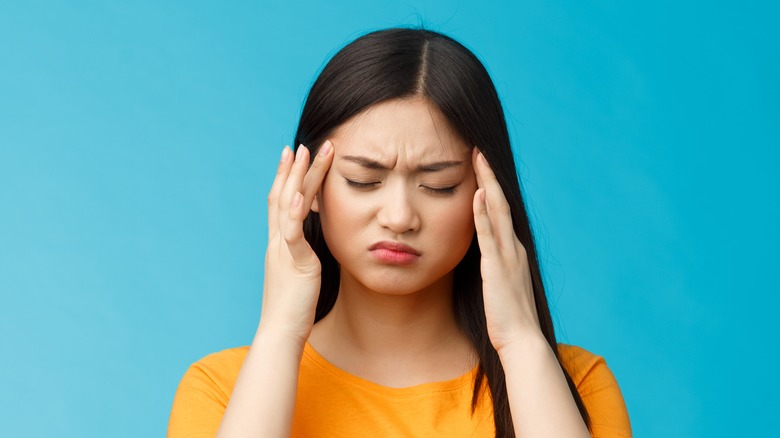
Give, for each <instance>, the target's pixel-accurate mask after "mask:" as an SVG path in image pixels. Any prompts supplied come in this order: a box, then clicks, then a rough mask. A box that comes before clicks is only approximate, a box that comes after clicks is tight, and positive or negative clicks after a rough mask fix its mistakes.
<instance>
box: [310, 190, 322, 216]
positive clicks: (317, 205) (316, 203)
mask: <svg viewBox="0 0 780 438" xmlns="http://www.w3.org/2000/svg"><path fill="white" fill-rule="evenodd" d="M319 200H320V192H317V194H316V195H314V199H312V201H311V211H313V212H315V213H319V212H320V203H319Z"/></svg>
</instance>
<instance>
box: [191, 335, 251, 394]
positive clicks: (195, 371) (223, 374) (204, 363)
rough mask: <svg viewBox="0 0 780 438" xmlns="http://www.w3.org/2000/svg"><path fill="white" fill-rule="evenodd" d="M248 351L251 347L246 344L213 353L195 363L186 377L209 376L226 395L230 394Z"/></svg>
mask: <svg viewBox="0 0 780 438" xmlns="http://www.w3.org/2000/svg"><path fill="white" fill-rule="evenodd" d="M248 352H249V347H248V346H244V347H235V348H228V349H225V350H222V351H218V352H216V353H211V354H209V355H207V356H204V357H203V358H201V359H200V360H198V361H197V362H195V363H193V364H192V365H191V366H190V368H189V369H188V370H187V373H186V374H185V376H184V378H185V379H186V378H187V377H190V378H207V379H208V381H209V382H210V383H211V384H212V385H215V386H216V387H218V388H219V389H220V390H222V391H223V392H225V395H226V396H230V393H231V392H232V391H233V385H234V384H235V382H236V379H237V378H238V373H239V372H240V371H241V365H243V364H244V359H246V355H247V353H248Z"/></svg>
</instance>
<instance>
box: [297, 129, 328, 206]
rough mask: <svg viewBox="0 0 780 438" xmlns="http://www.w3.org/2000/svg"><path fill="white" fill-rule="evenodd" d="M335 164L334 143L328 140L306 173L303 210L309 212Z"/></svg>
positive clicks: (302, 191) (302, 192)
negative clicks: (331, 167)
mask: <svg viewBox="0 0 780 438" xmlns="http://www.w3.org/2000/svg"><path fill="white" fill-rule="evenodd" d="M332 163H333V143H331V141H330V140H326V141H325V143H323V145H322V147H320V150H319V152H318V153H317V156H316V157H314V162H313V163H312V165H311V167H310V168H309V171H308V172H306V176H305V177H304V179H303V190H301V194H303V210H304V211H309V209H310V208H311V204H312V202H314V197H315V196H316V195H317V192H318V191H319V190H320V187H322V181H323V180H324V179H325V175H326V174H327V173H328V169H330V165H331V164H332Z"/></svg>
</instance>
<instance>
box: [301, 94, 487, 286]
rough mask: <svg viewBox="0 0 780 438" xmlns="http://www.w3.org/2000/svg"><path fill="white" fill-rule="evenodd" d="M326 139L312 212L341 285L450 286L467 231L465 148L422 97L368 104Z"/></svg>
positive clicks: (470, 190) (470, 226) (469, 195)
mask: <svg viewBox="0 0 780 438" xmlns="http://www.w3.org/2000/svg"><path fill="white" fill-rule="evenodd" d="M330 140H331V142H332V143H333V147H334V149H335V157H334V160H333V164H332V166H331V168H330V170H329V172H328V174H327V176H326V177H325V180H324V181H323V186H322V188H321V190H320V193H319V195H318V197H317V199H316V200H315V203H314V205H313V206H312V209H313V210H314V211H318V212H319V213H320V221H321V223H322V231H323V235H324V237H325V241H326V242H327V244H328V248H329V249H330V251H331V253H332V254H333V256H334V257H335V259H336V260H337V261H338V262H339V264H340V265H341V278H342V285H355V286H359V287H360V286H362V287H366V288H368V289H370V290H372V291H375V292H379V293H387V294H406V293H412V292H416V291H419V290H422V289H424V288H428V287H431V286H433V287H437V286H440V287H447V286H449V285H450V284H451V283H450V281H451V277H450V274H451V272H452V270H453V269H454V268H455V266H456V265H457V264H458V262H460V260H461V259H462V258H463V256H464V255H465V254H466V251H467V249H468V248H469V245H470V244H471V240H472V238H473V235H474V219H473V213H472V200H473V198H474V192H475V191H476V189H477V182H476V177H475V175H474V171H473V168H472V162H471V147H470V146H469V145H467V144H466V143H465V142H464V141H463V139H461V138H460V136H459V135H458V134H457V133H456V132H455V131H454V130H453V129H452V127H451V126H450V124H449V122H448V121H447V120H446V119H445V117H444V115H443V114H441V113H440V112H439V110H438V109H436V108H435V107H434V106H433V105H431V104H429V103H428V101H427V100H425V99H422V98H414V99H405V100H392V101H388V102H385V103H380V104H377V105H375V106H373V107H371V108H369V109H368V110H366V111H364V112H362V113H360V114H358V115H357V116H355V117H353V118H352V119H350V120H348V121H347V122H345V123H344V124H343V125H341V126H340V127H339V128H338V129H337V130H336V131H335V133H334V134H333V135H332V136H331V137H330ZM396 244H401V245H406V246H408V248H399V247H396V246H393V245H396Z"/></svg>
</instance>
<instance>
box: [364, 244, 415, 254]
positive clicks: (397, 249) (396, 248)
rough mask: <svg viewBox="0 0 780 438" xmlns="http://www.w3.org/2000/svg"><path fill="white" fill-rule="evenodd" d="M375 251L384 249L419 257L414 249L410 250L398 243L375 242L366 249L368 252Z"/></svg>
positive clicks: (407, 246) (410, 248) (409, 247)
mask: <svg viewBox="0 0 780 438" xmlns="http://www.w3.org/2000/svg"><path fill="white" fill-rule="evenodd" d="M377 249H386V250H389V251H394V252H404V253H409V254H412V255H416V256H419V255H420V251H417V250H416V249H414V248H412V247H411V246H409V245H404V244H403V243H398V242H389V241H383V242H377V243H375V244H373V245H371V247H369V248H368V250H369V251H374V250H377Z"/></svg>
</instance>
